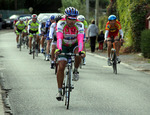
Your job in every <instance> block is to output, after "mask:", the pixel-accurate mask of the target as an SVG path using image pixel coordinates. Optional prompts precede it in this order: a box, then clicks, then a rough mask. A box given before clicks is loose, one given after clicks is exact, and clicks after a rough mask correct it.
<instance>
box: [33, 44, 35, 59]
mask: <svg viewBox="0 0 150 115" xmlns="http://www.w3.org/2000/svg"><path fill="white" fill-rule="evenodd" d="M33 59H35V42H33Z"/></svg>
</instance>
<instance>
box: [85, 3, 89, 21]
mask: <svg viewBox="0 0 150 115" xmlns="http://www.w3.org/2000/svg"><path fill="white" fill-rule="evenodd" d="M86 20H89V0H86Z"/></svg>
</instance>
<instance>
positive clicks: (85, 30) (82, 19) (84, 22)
mask: <svg viewBox="0 0 150 115" xmlns="http://www.w3.org/2000/svg"><path fill="white" fill-rule="evenodd" d="M77 19H78V20H80V21H81V22H82V23H83V24H84V32H85V33H84V40H83V41H84V48H83V49H84V51H86V49H85V41H86V38H87V28H88V24H87V21H86V20H85V17H84V16H83V15H79V16H78V17H77ZM85 64H86V61H85V57H84V58H83V65H85Z"/></svg>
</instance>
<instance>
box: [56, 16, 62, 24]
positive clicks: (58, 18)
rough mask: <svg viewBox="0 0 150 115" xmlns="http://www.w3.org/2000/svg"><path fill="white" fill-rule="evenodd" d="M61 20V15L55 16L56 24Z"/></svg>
mask: <svg viewBox="0 0 150 115" xmlns="http://www.w3.org/2000/svg"><path fill="white" fill-rule="evenodd" d="M61 19H62V17H61V15H58V16H56V18H55V20H56V23H57V22H58V21H59V20H61Z"/></svg>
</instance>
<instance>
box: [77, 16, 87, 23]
mask: <svg viewBox="0 0 150 115" xmlns="http://www.w3.org/2000/svg"><path fill="white" fill-rule="evenodd" d="M77 19H78V20H80V21H81V22H83V21H84V20H85V17H84V16H83V15H79V16H78V17H77Z"/></svg>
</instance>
